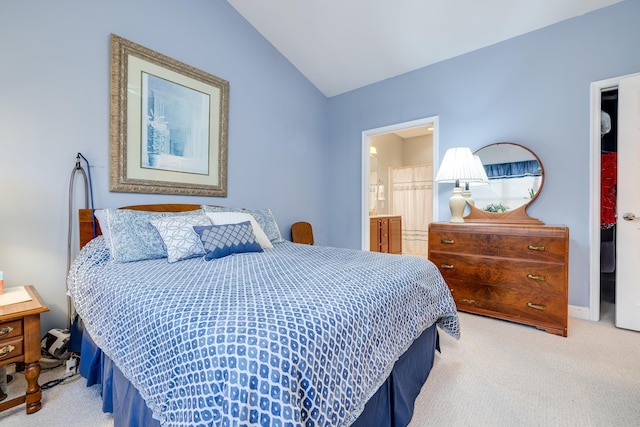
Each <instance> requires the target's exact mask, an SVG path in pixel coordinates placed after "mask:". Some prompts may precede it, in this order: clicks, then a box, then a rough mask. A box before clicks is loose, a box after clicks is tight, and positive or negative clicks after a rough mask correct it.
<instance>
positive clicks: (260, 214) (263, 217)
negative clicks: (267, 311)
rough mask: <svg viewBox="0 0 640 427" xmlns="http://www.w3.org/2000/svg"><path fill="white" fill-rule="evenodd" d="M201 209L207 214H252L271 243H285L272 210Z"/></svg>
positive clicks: (207, 207) (203, 207)
mask: <svg viewBox="0 0 640 427" xmlns="http://www.w3.org/2000/svg"><path fill="white" fill-rule="evenodd" d="M201 207H202V209H204V211H205V212H245V213H248V214H251V215H252V216H253V217H254V218H255V219H256V221H258V224H260V227H261V228H262V230H263V231H264V233H265V234H266V235H267V237H268V238H269V241H271V243H280V242H284V239H283V238H282V236H281V235H280V229H279V228H278V224H277V223H276V219H275V218H274V216H273V213H272V212H271V209H239V208H224V207H218V206H209V205H202V206H201Z"/></svg>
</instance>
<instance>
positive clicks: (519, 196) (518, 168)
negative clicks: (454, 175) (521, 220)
mask: <svg viewBox="0 0 640 427" xmlns="http://www.w3.org/2000/svg"><path fill="white" fill-rule="evenodd" d="M475 154H477V155H478V156H479V157H480V160H481V161H482V164H483V165H484V168H485V171H486V172H487V177H488V178H489V183H488V184H485V183H482V184H477V185H474V184H471V190H472V194H473V199H474V200H475V207H476V208H478V209H481V210H483V211H486V212H498V213H501V212H509V211H512V210H514V209H517V208H520V207H522V206H525V205H528V204H529V203H530V202H531V201H532V200H533V199H535V198H536V197H537V196H538V193H539V192H540V189H541V188H542V184H543V182H544V172H543V171H544V170H543V167H542V164H541V163H540V159H538V157H537V156H536V155H535V154H533V153H532V152H531V151H530V150H529V149H527V148H525V147H523V146H521V145H518V144H513V143H507V142H501V143H497V144H491V145H487V146H485V147H483V148H481V149H479V150H478V151H476V152H475Z"/></svg>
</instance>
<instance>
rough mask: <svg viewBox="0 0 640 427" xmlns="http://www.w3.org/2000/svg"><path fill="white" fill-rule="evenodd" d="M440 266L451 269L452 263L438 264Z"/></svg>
mask: <svg viewBox="0 0 640 427" xmlns="http://www.w3.org/2000/svg"><path fill="white" fill-rule="evenodd" d="M440 268H444V269H445V270H453V264H440Z"/></svg>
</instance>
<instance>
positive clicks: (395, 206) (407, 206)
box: [390, 165, 433, 258]
mask: <svg viewBox="0 0 640 427" xmlns="http://www.w3.org/2000/svg"><path fill="white" fill-rule="evenodd" d="M390 175H391V176H390V181H391V199H392V200H391V203H392V205H391V206H392V211H393V215H401V216H402V251H403V253H404V254H405V255H416V256H421V257H425V258H426V257H427V255H428V253H427V250H428V244H429V236H428V229H429V223H430V222H431V219H432V213H433V207H432V206H433V172H432V167H431V165H418V166H407V167H400V168H391V171H390Z"/></svg>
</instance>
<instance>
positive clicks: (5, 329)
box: [0, 319, 22, 346]
mask: <svg viewBox="0 0 640 427" xmlns="http://www.w3.org/2000/svg"><path fill="white" fill-rule="evenodd" d="M18 336H22V319H18V320H12V321H10V322H1V323H0V344H1V343H2V342H4V340H5V339H7V338H12V337H18ZM0 346H1V345H0Z"/></svg>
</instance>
